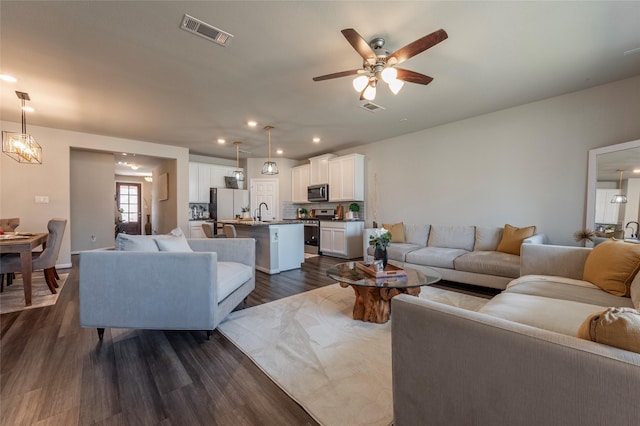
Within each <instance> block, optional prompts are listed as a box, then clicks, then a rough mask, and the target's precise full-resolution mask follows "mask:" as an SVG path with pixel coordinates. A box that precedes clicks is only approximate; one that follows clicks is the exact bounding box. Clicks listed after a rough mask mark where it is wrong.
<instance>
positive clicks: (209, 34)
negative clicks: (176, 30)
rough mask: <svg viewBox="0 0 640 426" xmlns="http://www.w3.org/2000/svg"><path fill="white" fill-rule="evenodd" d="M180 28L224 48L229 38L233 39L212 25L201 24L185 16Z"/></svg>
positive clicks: (199, 21)
mask: <svg viewBox="0 0 640 426" xmlns="http://www.w3.org/2000/svg"><path fill="white" fill-rule="evenodd" d="M180 28H182V29H183V30H185V31H189V32H190V33H193V34H196V35H199V36H200V37H204V38H206V39H207V40H209V41H212V42H214V43H217V44H219V45H221V46H225V47H226V46H227V44H229V42H230V41H231V38H232V37H233V35H232V34H229V33H228V32H225V31H222V30H221V29H219V28H216V27H214V26H212V25H209V24H207V23H206V22H202V21H201V20H199V19H196V18H194V17H193V16H189V15H186V14H185V15H184V18H183V19H182V25H181V26H180Z"/></svg>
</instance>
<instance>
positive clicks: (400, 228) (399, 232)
mask: <svg viewBox="0 0 640 426" xmlns="http://www.w3.org/2000/svg"><path fill="white" fill-rule="evenodd" d="M382 227H383V228H384V229H386V230H387V231H389V232H391V242H392V243H404V242H405V239H404V223H403V222H400V223H394V224H393V225H389V224H387V223H383V224H382Z"/></svg>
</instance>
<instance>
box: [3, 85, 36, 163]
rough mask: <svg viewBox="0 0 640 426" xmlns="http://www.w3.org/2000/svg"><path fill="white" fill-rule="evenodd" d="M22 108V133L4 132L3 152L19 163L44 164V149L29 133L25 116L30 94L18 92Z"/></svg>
mask: <svg viewBox="0 0 640 426" xmlns="http://www.w3.org/2000/svg"><path fill="white" fill-rule="evenodd" d="M16 95H17V96H18V99H20V103H21V106H22V133H14V132H2V152H4V153H5V154H7V155H8V156H9V157H11V158H13V159H14V160H16V161H17V162H18V163H26V164H42V147H40V145H38V142H36V140H35V139H34V138H33V136H31V135H30V134H28V133H27V120H26V116H25V111H26V106H25V101H29V100H31V99H29V94H28V93H25V92H18V91H16Z"/></svg>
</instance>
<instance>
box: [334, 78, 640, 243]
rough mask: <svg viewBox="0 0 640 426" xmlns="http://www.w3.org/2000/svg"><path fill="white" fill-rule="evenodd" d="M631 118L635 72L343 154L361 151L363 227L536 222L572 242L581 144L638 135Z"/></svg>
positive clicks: (580, 218)
mask: <svg viewBox="0 0 640 426" xmlns="http://www.w3.org/2000/svg"><path fill="white" fill-rule="evenodd" d="M427 113H428V111H425V114H427ZM638 117H640V76H639V77H635V78H631V79H627V80H622V81H618V82H615V83H611V84H607V85H603V86H599V87H595V88H592V89H588V90H584V91H580V92H575V93H570V94H567V95H563V96H558V97H555V98H550V99H546V100H543V101H540V102H535V103H531V104H527V105H522V106H518V107H515V108H510V109H506V110H503V111H498V112H495V113H492V114H486V115H482V116H478V117H474V118H471V119H467V120H462V121H458V122H454V123H450V124H446V125H442V126H438V127H435V128H431V129H428V130H424V131H421V132H417V133H413V134H409V135H404V136H400V137H396V138H392V139H387V140H384V141H380V142H377V143H374V144H369V145H363V146H359V147H356V148H353V149H349V150H345V151H342V152H341V153H342V154H344V153H347V152H359V153H362V154H365V155H366V156H367V166H366V177H367V179H366V185H367V189H366V198H367V203H366V209H367V211H366V217H367V225H368V226H370V225H371V222H372V221H373V220H377V221H378V222H379V223H382V222H384V223H393V222H399V221H404V222H406V223H434V224H460V225H482V226H502V225H504V224H505V223H509V224H512V225H514V226H528V225H536V226H537V227H538V232H541V233H545V234H547V235H548V236H549V237H550V239H551V241H552V242H553V243H555V244H564V245H576V244H577V243H575V241H574V240H573V233H574V232H575V231H577V230H579V229H581V228H582V227H583V225H584V221H585V206H586V188H587V162H588V151H589V149H592V148H597V147H602V146H607V145H612V144H616V143H621V142H626V141H630V140H634V139H638V138H640V119H639V118H638ZM375 181H377V185H374V182H375ZM376 192H377V201H376V200H375V199H374V194H375V193H376ZM374 213H375V215H374Z"/></svg>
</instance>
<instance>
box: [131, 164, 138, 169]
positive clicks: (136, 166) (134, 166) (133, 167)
mask: <svg viewBox="0 0 640 426" xmlns="http://www.w3.org/2000/svg"><path fill="white" fill-rule="evenodd" d="M131 168H132V169H133V170H138V169H139V168H140V166H138V165H137V164H132V165H131Z"/></svg>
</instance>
